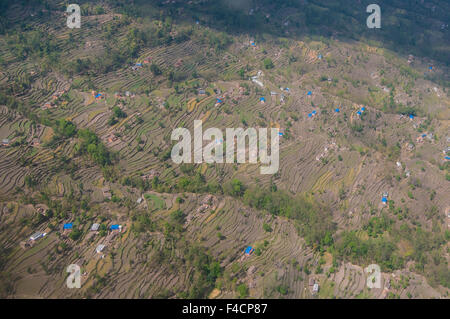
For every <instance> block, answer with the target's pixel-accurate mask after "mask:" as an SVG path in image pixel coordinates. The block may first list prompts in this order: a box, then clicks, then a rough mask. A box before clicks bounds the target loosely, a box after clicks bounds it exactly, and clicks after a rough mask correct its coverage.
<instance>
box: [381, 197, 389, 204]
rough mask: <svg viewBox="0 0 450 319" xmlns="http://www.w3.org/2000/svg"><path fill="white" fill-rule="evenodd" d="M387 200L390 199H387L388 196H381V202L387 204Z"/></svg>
mask: <svg viewBox="0 0 450 319" xmlns="http://www.w3.org/2000/svg"><path fill="white" fill-rule="evenodd" d="M387 201H388V200H387V197H384V196H383V197H382V198H381V202H382V203H383V204H387Z"/></svg>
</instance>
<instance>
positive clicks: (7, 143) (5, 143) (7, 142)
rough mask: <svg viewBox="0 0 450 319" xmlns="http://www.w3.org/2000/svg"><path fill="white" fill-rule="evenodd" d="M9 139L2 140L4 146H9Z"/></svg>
mask: <svg viewBox="0 0 450 319" xmlns="http://www.w3.org/2000/svg"><path fill="white" fill-rule="evenodd" d="M9 142H10V141H9V138H4V139H3V140H2V145H3V146H9Z"/></svg>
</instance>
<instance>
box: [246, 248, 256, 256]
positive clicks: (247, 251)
mask: <svg viewBox="0 0 450 319" xmlns="http://www.w3.org/2000/svg"><path fill="white" fill-rule="evenodd" d="M253 251H254V249H253V247H252V246H248V247H247V248H245V254H246V255H247V256H250V255H251V254H252V253H253Z"/></svg>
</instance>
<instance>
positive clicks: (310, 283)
mask: <svg viewBox="0 0 450 319" xmlns="http://www.w3.org/2000/svg"><path fill="white" fill-rule="evenodd" d="M315 283H316V281H315V280H314V278H309V285H310V286H314V284H315Z"/></svg>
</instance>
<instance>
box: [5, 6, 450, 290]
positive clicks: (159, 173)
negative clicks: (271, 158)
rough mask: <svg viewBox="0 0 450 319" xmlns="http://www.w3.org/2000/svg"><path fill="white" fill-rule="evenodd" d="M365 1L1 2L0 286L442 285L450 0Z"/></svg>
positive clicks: (449, 234) (449, 280) (446, 279)
mask: <svg viewBox="0 0 450 319" xmlns="http://www.w3.org/2000/svg"><path fill="white" fill-rule="evenodd" d="M370 3H371V1H352V2H351V4H350V2H349V1H325V0H309V1H295V0H288V1H279V0H278V1H273V0H272V1H266V0H261V1H231V0H230V1H205V0H203V1H195V0H193V1H189V2H186V1H118V0H111V1H101V2H100V1H78V4H79V6H80V8H81V28H73V29H71V28H69V27H68V26H67V16H68V15H69V14H68V13H66V9H67V5H68V4H67V3H63V2H59V1H52V0H48V1H21V2H18V3H11V2H9V1H0V140H2V145H1V147H0V163H1V165H0V296H1V297H2V298H83V297H87V298H247V297H250V298H448V296H449V288H450V271H449V264H448V263H449V248H450V246H449V239H450V229H449V227H450V200H449V197H448V193H449V190H450V187H449V183H450V171H449V156H450V148H449V147H450V130H449V119H450V94H449V86H450V85H449V84H450V79H449V72H448V71H449V62H450V36H449V34H450V30H449V27H448V23H449V20H450V19H449V12H450V4H449V3H448V1H437V0H436V1H426V0H424V1H400V0H396V1H377V3H378V5H379V6H380V7H381V28H380V29H369V28H368V27H367V25H366V19H367V17H368V16H369V15H370V13H367V12H366V7H367V6H368V5H369V4H370ZM196 120H201V121H202V128H203V132H205V131H206V130H207V129H208V128H218V129H219V130H221V131H222V132H224V135H223V139H220V138H216V139H215V143H216V144H215V145H216V146H217V145H219V146H220V147H222V146H223V148H224V149H225V148H226V146H227V145H228V144H229V143H231V141H230V140H228V139H226V138H225V137H226V136H225V131H226V129H227V128H243V129H249V130H250V129H253V128H255V129H256V131H257V132H258V133H259V132H261V131H258V130H259V129H261V128H277V129H279V132H280V135H279V168H278V170H277V172H276V173H275V174H261V170H260V169H261V167H262V166H263V165H262V164H261V162H257V163H250V162H249V161H246V163H237V162H235V163H231V164H230V163H226V162H224V163H206V162H200V163H192V164H191V163H183V164H177V163H175V162H174V161H173V159H172V156H173V155H172V149H173V146H174V145H175V144H176V142H177V141H174V140H172V135H173V132H174V130H175V129H176V128H186V129H188V131H189V132H191V134H192V137H193V135H194V133H193V132H194V130H195V126H194V121H196ZM272 139H273V136H272V137H271V141H272ZM249 140H250V137H249ZM208 142H209V141H206V140H205V141H203V147H205V146H206V145H207V144H208ZM193 145H194V144H193ZM194 151H195V150H193V152H192V153H194ZM245 151H246V153H248V155H249V156H250V154H251V153H252V151H251V150H250V148H248V150H247V149H245ZM94 225H95V226H94ZM30 236H31V237H30ZM71 264H75V265H78V266H79V267H80V268H81V288H79V289H69V288H68V287H67V286H66V279H67V277H68V275H69V274H68V273H67V271H66V270H67V267H68V266H69V265H71ZM370 264H377V265H379V266H380V268H381V280H380V283H381V286H380V287H379V288H369V287H368V285H367V276H368V274H367V273H366V272H365V270H364V269H365V268H366V267H367V266H368V265H370ZM315 284H317V285H315Z"/></svg>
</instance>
